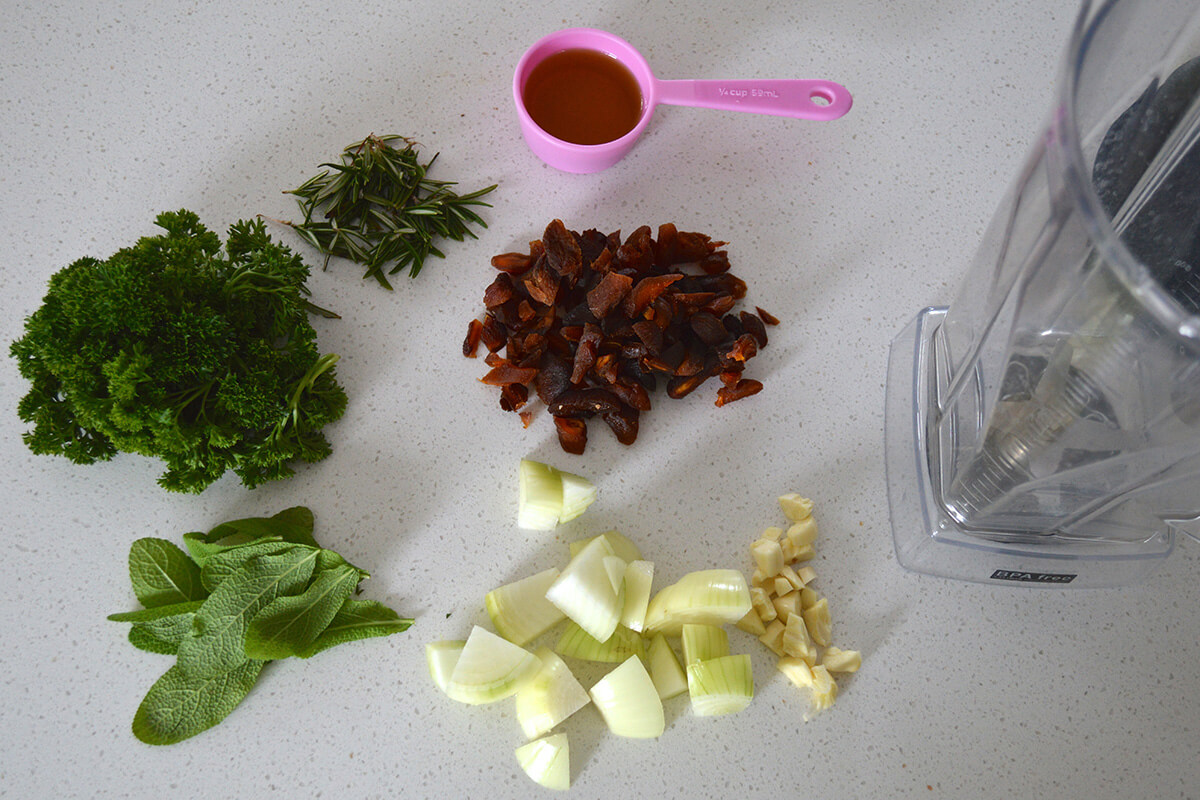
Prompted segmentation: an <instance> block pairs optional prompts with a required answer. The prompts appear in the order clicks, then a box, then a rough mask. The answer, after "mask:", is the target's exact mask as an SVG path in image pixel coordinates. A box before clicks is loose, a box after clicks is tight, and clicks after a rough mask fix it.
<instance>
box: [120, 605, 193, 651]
mask: <svg viewBox="0 0 1200 800" xmlns="http://www.w3.org/2000/svg"><path fill="white" fill-rule="evenodd" d="M195 616H196V615H195V612H190V613H187V614H176V615H175V616H172V617H163V618H162V619H158V620H155V621H153V622H138V623H134V624H133V625H131V626H130V627H129V643H130V644H132V645H133V646H134V647H136V648H137V649H139V650H145V651H147V652H149V653H159V654H161V655H165V656H173V655H175V654H177V653H178V652H179V643H180V642H182V641H183V639H184V637H185V636H187V635H188V634H190V633H191V631H192V619H193V618H194V617H195Z"/></svg>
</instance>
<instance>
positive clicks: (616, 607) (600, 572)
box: [546, 536, 621, 642]
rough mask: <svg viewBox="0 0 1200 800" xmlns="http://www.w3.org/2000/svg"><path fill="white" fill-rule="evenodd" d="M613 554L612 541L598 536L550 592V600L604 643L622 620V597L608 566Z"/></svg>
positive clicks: (571, 564) (560, 577) (559, 578)
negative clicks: (606, 560) (609, 558)
mask: <svg viewBox="0 0 1200 800" xmlns="http://www.w3.org/2000/svg"><path fill="white" fill-rule="evenodd" d="M612 554H613V553H612V547H611V546H610V545H609V543H608V540H607V539H605V538H604V537H602V536H598V537H596V538H595V539H593V540H592V541H590V542H589V543H588V544H587V545H586V546H584V548H583V549H581V550H580V551H579V554H578V555H576V556H575V557H574V558H572V559H571V560H570V562H568V563H567V566H566V567H565V568H564V569H563V571H562V573H561V574H560V575H559V576H558V578H557V579H556V580H555V581H554V583H552V584H550V588H549V589H547V590H546V599H547V600H549V601H550V602H551V603H553V604H554V605H555V606H557V607H558V608H559V610H561V611H562V612H563V613H564V614H565V615H566V616H567V617H569V618H570V619H572V620H574V621H575V622H576V623H578V624H579V627H581V628H583V629H584V630H585V631H587V632H588V633H589V634H591V636H592V638H593V639H596V640H597V641H601V642H603V641H606V640H607V639H608V638H609V637H610V636H612V635H613V631H615V630H616V629H617V622H619V621H620V619H621V605H620V597H619V595H618V592H617V590H616V589H614V588H613V581H612V577H611V576H610V574H609V568H608V566H607V565H606V564H605V557H606V556H611V555H612Z"/></svg>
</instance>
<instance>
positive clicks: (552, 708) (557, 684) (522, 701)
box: [516, 647, 591, 739]
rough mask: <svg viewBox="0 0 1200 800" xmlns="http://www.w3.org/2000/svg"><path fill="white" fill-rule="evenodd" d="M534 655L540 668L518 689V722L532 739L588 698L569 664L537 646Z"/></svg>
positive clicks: (585, 703) (584, 702)
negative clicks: (539, 663) (539, 662)
mask: <svg viewBox="0 0 1200 800" xmlns="http://www.w3.org/2000/svg"><path fill="white" fill-rule="evenodd" d="M535 655H536V656H537V657H538V659H539V660H540V661H541V662H542V668H541V669H540V670H538V673H537V674H536V675H534V676H533V679H532V680H530V681H529V683H527V684H525V685H524V686H522V687H521V689H520V691H518V692H517V699H516V706H517V722H519V723H521V730H523V731H524V732H525V736H526V737H527V738H530V739H535V738H537V737H538V736H541V735H542V734H544V733H547V732H548V731H549V730H550V729H551V728H553V727H554V726H555V725H557V724H558V723H560V722H562V721H563V720H564V719H566V718H567V717H569V716H571V715H572V714H574V713H575V712H576V711H578V710H579V709H581V708H583V707H584V706H586V705H587V704H588V703H590V702H591V698H590V697H588V693H587V690H586V689H584V688H583V685H582V684H580V683H579V681H578V680H576V679H575V676H574V675H573V674H572V673H571V669H570V667H568V666H567V665H566V663H565V662H564V661H563V660H562V659H561V658H559V657H558V656H556V655H555V654H554V653H553V652H551V651H550V648H548V647H539V648H538V650H537V652H536V653H535Z"/></svg>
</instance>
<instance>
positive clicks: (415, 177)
mask: <svg viewBox="0 0 1200 800" xmlns="http://www.w3.org/2000/svg"><path fill="white" fill-rule="evenodd" d="M393 142H403V145H404V146H403V147H402V148H401V147H394V146H393V144H392V143H393ZM436 160H437V155H436V154H435V155H434V156H433V158H431V159H429V161H428V162H426V163H424V164H422V163H421V160H420V156H419V154H418V152H417V143H416V142H414V141H412V140H411V139H408V138H405V137H402V136H395V135H389V136H376V135H375V134H371V135H370V136H368V137H367V138H365V139H363V140H362V141H361V142H356V143H354V144H352V145H350V146H349V147H347V148H346V149H345V150H344V151H342V155H341V163H336V164H334V163H326V164H321V166H322V167H327V169H325V170H324V171H323V172H321V173H320V174H319V175H315V176H313V177H312V178H309V179H308V180H307V181H305V182H304V183H303V184H302V185H301V186H300V187H299V188H297V189H292V190H290V191H288V192H286V194H294V195H296V197H297V202H298V203H299V204H300V210H301V212H303V214H304V220H303V221H302V222H298V223H297V222H287V223H285V224H287V225H290V226H291V227H292V228H293V229H294V230H295V231H296V232H297V233H299V234H300V235H301V236H302V237H304V239H305V240H306V241H308V243H309V244H311V245H312V246H313V247H315V248H317V249H318V250H320V251H321V252H322V253H324V254H325V266H328V265H329V259H330V257H332V256H340V257H342V258H348V259H350V260H351V261H354V262H356V263H359V264H362V265H364V266H365V267H366V272H365V273H364V274H363V278H364V279H365V278H374V279H375V280H376V281H378V282H379V284H380V285H381V286H383V287H384V288H385V289H391V288H392V285H391V284H390V283H389V282H388V279H387V275H395V274H396V273H397V272H400V271H401V270H403V269H405V268H407V269H408V275H409V277H412V278H415V277H416V276H417V273H419V272H420V271H421V267H422V266H424V264H425V259H426V258H428V257H429V256H436V257H438V258H445V254H444V253H442V251H441V250H440V249H438V247H437V245H436V244H435V240H437V239H451V240H453V241H458V242H461V241H463V239H464V238H465V237H467V236H470V237H471V238H476V237H475V233H474V232H473V231H472V230H471V229H470V227H469V226H470V225H472V224H475V225H479V226H482V227H484V228H486V227H487V223H485V222H484V221H483V219H482V218H480V216H479V215H478V214H477V213H476V212H475V210H474V209H473V208H472V207H473V206H486V207H488V208H491V205H490V204H489V203H486V202H484V201H483V200H481V199H480V198H482V197H483V196H484V195H486V194H488V193H489V192H491V191H492V190H493V189H495V188H496V184H492V185H491V186H488V187H487V188H485V189H479V190H478V191H474V192H471V193H469V194H464V195H459V194H456V193H455V192H454V190H453V189H452V188H451V187H453V186H456V185H457V184H455V183H454V182H452V181H438V180H433V179H432V178H429V177H428V172H429V168H430V167H431V166H433V162H434V161H436ZM385 273H386V274H385Z"/></svg>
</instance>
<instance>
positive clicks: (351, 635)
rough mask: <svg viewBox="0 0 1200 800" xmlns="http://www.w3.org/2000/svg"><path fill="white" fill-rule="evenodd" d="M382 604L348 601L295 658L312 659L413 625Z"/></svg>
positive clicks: (410, 621)
mask: <svg viewBox="0 0 1200 800" xmlns="http://www.w3.org/2000/svg"><path fill="white" fill-rule="evenodd" d="M412 623H413V621H412V620H411V619H408V618H405V617H401V616H400V615H399V614H397V613H396V612H395V611H393V610H392V609H390V608H388V607H387V606H385V605H384V604H383V603H380V602H377V601H375V600H347V601H346V602H345V604H344V605H343V606H342V608H341V610H340V611H338V613H337V614H336V615H335V616H334V618H333V620H332V621H331V622H330V623H329V627H327V628H326V629H325V630H324V631H323V632H322V633H321V635H320V636H318V637H317V638H316V640H315V641H314V642H313V643H312V644H310V645H309V646H308V647H305V648H303V649H302V650H300V651H299V652H298V653H296V655H298V656H299V657H300V658H312V657H313V656H315V655H316V654H317V653H320V652H322V651H324V650H328V649H329V648H331V647H336V646H337V645H339V644H345V643H347V642H356V641H358V640H360V639H371V638H374V637H376V636H389V635H391V634H393V633H401V632H403V631H406V630H408V628H409V626H410V625H412Z"/></svg>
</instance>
